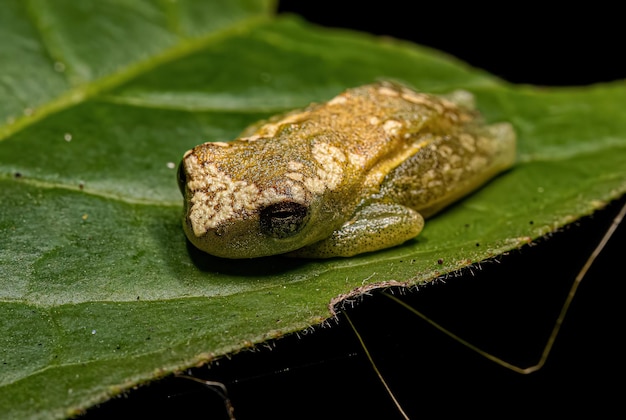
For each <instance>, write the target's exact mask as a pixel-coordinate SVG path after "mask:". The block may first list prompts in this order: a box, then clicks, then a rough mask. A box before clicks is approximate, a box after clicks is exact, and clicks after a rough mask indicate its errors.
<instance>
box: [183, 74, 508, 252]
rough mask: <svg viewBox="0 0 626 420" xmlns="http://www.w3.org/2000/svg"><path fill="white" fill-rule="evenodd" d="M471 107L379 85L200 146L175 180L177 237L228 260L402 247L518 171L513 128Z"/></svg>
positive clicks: (453, 98) (462, 96) (465, 101)
mask: <svg viewBox="0 0 626 420" xmlns="http://www.w3.org/2000/svg"><path fill="white" fill-rule="evenodd" d="M472 103H473V97H472V95H471V94H470V93H469V92H465V91H458V92H454V93H452V94H450V95H447V96H435V95H429V94H425V93H421V92H416V91H414V90H412V89H409V88H408V87H405V86H402V85H399V84H397V83H392V82H378V83H374V84H370V85H365V86H361V87H357V88H353V89H348V90H346V91H345V92H343V93H341V94H340V95H338V96H336V97H335V98H333V99H331V100H330V101H328V102H325V103H321V104H312V105H310V106H308V107H307V108H304V109H301V110H296V111H293V112H289V113H287V114H283V115H279V116H276V117H273V118H271V119H269V120H267V121H264V122H261V123H259V124H256V125H254V126H253V127H251V128H249V129H248V130H246V131H244V133H243V134H242V137H240V138H238V139H237V140H235V141H232V142H228V143H225V142H209V143H204V144H201V145H199V146H196V147H195V148H194V149H192V150H189V151H188V152H186V153H185V155H184V157H183V160H182V162H181V165H180V167H179V171H178V181H179V186H180V189H181V191H182V193H183V196H184V217H183V226H184V230H185V233H186V235H187V237H188V238H189V240H190V241H191V243H193V244H194V245H195V246H196V247H198V248H199V249H201V250H203V251H205V252H207V253H209V254H212V255H216V256H219V257H225V258H253V257H262V256H268V255H275V254H286V253H287V254H288V255H290V256H297V257H311V258H328V257H337V256H343V257H348V256H353V255H356V254H360V253H363V252H371V251H376V250H380V249H383V248H388V247H392V246H396V245H399V244H402V243H403V242H405V241H407V240H409V239H412V238H414V237H415V236H417V235H418V234H419V233H420V231H421V230H422V228H423V226H424V217H429V216H431V215H433V214H434V213H436V212H437V211H439V210H441V209H442V208H444V207H445V206H446V205H448V204H450V203H452V202H453V201H454V200H457V199H458V198H460V197H462V196H464V195H466V194H468V193H470V192H471V191H473V190H475V189H476V188H478V187H479V186H481V185H482V184H484V183H485V182H486V181H487V180H489V179H490V178H492V177H493V176H495V175H496V174H498V173H499V172H501V171H503V170H505V169H507V168H509V167H511V166H512V165H513V163H514V161H515V143H516V140H515V132H514V131H513V128H512V127H511V125H510V124H508V123H498V124H493V125H486V124H485V123H484V122H483V121H482V119H481V117H480V115H479V114H478V113H477V112H476V111H475V110H474V109H473V105H472Z"/></svg>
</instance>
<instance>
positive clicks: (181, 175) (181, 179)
mask: <svg viewBox="0 0 626 420" xmlns="http://www.w3.org/2000/svg"><path fill="white" fill-rule="evenodd" d="M177 178H178V188H180V192H181V193H182V194H183V195H185V185H186V184H187V174H185V165H184V163H183V162H180V164H179V165H178V175H177Z"/></svg>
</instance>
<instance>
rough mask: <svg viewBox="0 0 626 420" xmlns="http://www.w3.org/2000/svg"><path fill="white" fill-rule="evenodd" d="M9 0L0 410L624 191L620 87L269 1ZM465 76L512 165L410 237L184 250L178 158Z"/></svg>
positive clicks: (428, 267) (177, 359) (373, 283)
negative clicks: (273, 14)
mask: <svg viewBox="0 0 626 420" xmlns="http://www.w3.org/2000/svg"><path fill="white" fill-rule="evenodd" d="M210 3H211V4H210V5H209V4H208V2H201V1H197V2H194V1H191V0H189V1H178V2H148V1H134V2H125V1H122V0H117V1H114V0H110V1H85V2H75V1H70V0H67V1H55V2H48V1H43V0H40V1H35V0H31V1H27V2H22V1H18V0H14V1H11V0H3V1H2V2H1V5H2V10H3V12H2V14H0V40H1V41H0V62H2V63H3V66H2V68H1V70H0V96H1V97H2V98H3V100H2V101H0V124H1V125H0V203H1V205H2V211H1V213H0V233H1V235H0V284H1V287H0V316H1V319H2V322H1V323H0V362H1V364H0V412H2V413H4V414H5V415H6V416H7V417H10V418H26V417H41V418H59V417H64V416H67V415H71V414H72V413H75V412H77V411H79V410H81V409H84V408H86V407H89V406H90V405H92V404H94V403H97V402H99V401H103V400H105V399H107V398H109V397H110V396H112V395H115V394H117V393H119V392H122V391H124V390H125V389H128V388H130V387H132V386H134V385H136V384H139V383H142V382H145V381H148V380H151V379H154V378H156V377H160V376H163V375H166V374H168V373H171V372H173V371H176V370H180V369H184V368H186V367H189V366H192V365H196V364H199V363H203V362H208V361H211V360H215V359H216V358H218V357H220V356H223V355H225V354H228V353H232V352H237V351H239V350H241V349H244V348H247V347H250V346H252V345H254V344H255V343H260V342H262V341H264V340H267V339H269V338H275V337H280V336H282V335H284V334H287V333H290V332H294V331H297V330H300V329H303V328H306V327H308V326H310V325H312V324H317V323H320V322H323V321H324V320H325V319H327V318H329V317H331V316H332V312H331V308H330V306H329V305H331V303H333V302H336V301H337V299H339V298H341V297H346V296H350V295H351V294H355V293H356V294H358V293H362V292H363V291H365V290H367V289H369V288H375V287H383V286H385V285H390V284H398V285H414V284H420V283H423V282H428V281H430V280H432V279H434V278H436V277H438V276H440V275H443V274H445V273H447V272H450V271H453V270H456V269H459V268H461V267H465V266H468V265H470V264H472V263H474V262H478V261H481V260H484V259H486V258H490V257H493V256H496V255H499V254H501V253H503V252H505V251H508V250H511V249H513V248H516V247H519V246H521V245H522V244H526V243H528V242H529V241H531V240H532V239H534V238H537V237H540V236H542V235H545V234H547V233H549V232H552V231H554V230H555V229H557V228H559V227H560V226H563V225H565V224H567V223H570V222H572V221H574V220H576V219H577V218H579V217H581V216H583V215H587V214H590V213H591V212H593V211H594V210H595V209H597V208H599V207H602V206H604V205H605V204H606V203H607V202H608V201H610V200H612V199H614V198H616V197H619V196H620V195H622V194H623V193H624V191H626V85H625V84H624V83H613V84H607V85H598V86H593V87H589V88H578V89H542V90H538V89H534V88H530V87H516V86H511V85H507V84H505V83H503V82H502V81H499V80H498V79H496V78H494V77H492V76H490V75H488V74H485V73H483V72H481V71H478V70H476V69H471V68H468V67H467V66H465V65H464V64H463V63H460V62H457V61H456V60H454V59H452V58H450V57H446V56H443V55H442V54H439V53H437V52H435V51H432V50H429V49H426V48H422V47H419V46H415V45H411V44H407V43H402V42H397V41H390V40H381V39H378V38H373V37H370V36H367V35H363V34H357V33H351V32H344V31H328V30H322V29H319V28H315V27H312V26H310V25H307V24H305V23H304V22H301V21H300V20H298V19H296V18H284V19H272V18H270V17H269V11H270V10H271V9H272V4H271V2H269V1H252V0H250V1H243V0H242V1H237V2H235V1H230V0H223V1H221V2H217V1H213V2H210ZM382 78H385V79H396V80H401V81H403V82H406V83H409V84H411V85H413V86H414V87H416V88H418V89H421V90H424V91H428V92H435V93H437V92H447V91H450V90H453V89H458V88H463V89H467V90H470V91H472V92H473V93H474V94H475V95H476V97H477V102H478V107H479V109H480V110H481V111H482V112H483V113H484V114H485V116H486V118H487V119H488V120H489V121H494V122H495V121H510V122H512V123H513V124H514V126H515V128H516V130H517V132H518V135H519V161H518V164H517V165H516V166H515V168H513V169H512V170H511V171H509V172H507V173H506V174H503V175H502V176H500V177H498V178H497V179H495V180H494V181H493V182H491V183H489V184H488V185H487V186H486V187H485V188H483V189H481V190H480V191H478V192H477V193H475V194H473V195H472V196H471V197H469V198H467V199H465V200H463V201H461V202H460V203H458V204H457V205H455V206H453V207H451V208H450V209H449V210H447V211H446V212H444V213H442V214H440V215H439V216H437V217H436V218H433V219H432V220H429V221H427V224H426V228H425V230H424V232H423V233H422V234H421V235H420V236H419V237H418V238H416V239H415V240H413V241H410V242H409V243H407V244H405V245H404V246H401V247H397V248H394V249H390V250H386V251H383V252H377V253H373V254H368V255H363V256H358V257H354V258H350V259H335V260H328V261H301V260H294V259H284V258H280V257H275V258H264V259H259V260H250V261H236V262H233V261H225V260H220V259H217V258H213V257H210V256H207V255H204V254H202V253H199V252H197V251H196V250H194V249H192V248H190V247H188V246H187V245H186V242H185V238H184V234H183V233H182V229H181V227H180V224H181V222H180V216H181V208H182V199H181V197H180V193H179V192H178V189H177V186H176V180H175V170H174V165H175V164H177V163H178V161H179V160H180V158H181V156H182V154H183V153H184V151H185V150H187V149H189V148H191V147H193V146H194V145H196V144H198V143H201V142H204V141H208V140H215V141H227V140H230V139H232V138H234V137H236V135H237V134H238V133H239V132H240V131H241V130H242V129H243V128H244V127H245V126H246V125H247V124H249V123H252V122H254V121H256V120H258V119H259V118H263V117H267V116H269V115H271V114H273V113H275V112H279V111H283V110H286V109H290V108H293V107H298V106H303V105H306V104H308V103H309V102H311V101H321V100H326V99H329V98H330V97H332V96H333V95H334V94H336V93H338V92H340V91H341V90H343V89H345V88H347V87H351V86H356V85H359V84H364V83H369V82H372V81H374V80H377V79H382Z"/></svg>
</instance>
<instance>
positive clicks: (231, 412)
mask: <svg viewBox="0 0 626 420" xmlns="http://www.w3.org/2000/svg"><path fill="white" fill-rule="evenodd" d="M176 377H178V378H184V379H189V380H191V381H194V382H198V383H201V384H202V385H205V386H206V387H207V388H208V389H210V390H211V391H213V392H215V393H216V394H217V395H219V396H220V397H221V398H222V400H223V401H224V406H225V407H226V412H227V413H228V418H229V420H235V408H234V407H233V404H232V403H231V402H230V398H228V390H227V389H226V386H225V385H224V384H223V383H221V382H216V381H206V380H204V379H199V378H195V377H193V376H188V375H183V374H176Z"/></svg>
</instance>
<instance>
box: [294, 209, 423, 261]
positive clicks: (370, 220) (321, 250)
mask: <svg viewBox="0 0 626 420" xmlns="http://www.w3.org/2000/svg"><path fill="white" fill-rule="evenodd" d="M423 227H424V219H423V218H422V216H421V215H420V214H419V213H417V212H416V211H414V210H412V209H410V208H408V207H404V206H401V205H399V204H383V203H373V204H370V205H368V206H366V207H364V208H362V209H361V210H359V211H358V212H357V213H356V214H355V215H354V217H353V218H352V219H351V220H350V221H349V222H347V223H345V224H344V225H343V226H342V227H341V228H340V229H338V230H336V231H335V232H333V234H332V235H331V236H330V237H329V238H327V239H324V240H321V241H319V242H316V243H314V244H312V245H308V246H305V247H303V248H300V249H297V250H295V251H293V252H290V253H289V254H287V255H288V256H290V257H304V258H331V257H351V256H353V255H356V254H361V253H363V252H371V251H378V250H380V249H384V248H389V247H392V246H396V245H400V244H402V243H403V242H406V241H407V240H409V239H412V238H414V237H416V236H417V235H418V234H419V233H420V232H421V231H422V228H423Z"/></svg>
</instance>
